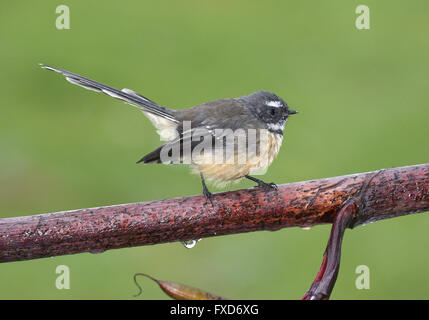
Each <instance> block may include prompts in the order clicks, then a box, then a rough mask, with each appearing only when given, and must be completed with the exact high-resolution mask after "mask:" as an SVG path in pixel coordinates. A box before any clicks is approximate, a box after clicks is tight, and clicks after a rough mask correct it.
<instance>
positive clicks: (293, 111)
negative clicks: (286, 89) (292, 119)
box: [287, 110, 298, 115]
mask: <svg viewBox="0 0 429 320" xmlns="http://www.w3.org/2000/svg"><path fill="white" fill-rule="evenodd" d="M297 113H298V111H295V110H288V112H287V114H288V115H291V114H297Z"/></svg>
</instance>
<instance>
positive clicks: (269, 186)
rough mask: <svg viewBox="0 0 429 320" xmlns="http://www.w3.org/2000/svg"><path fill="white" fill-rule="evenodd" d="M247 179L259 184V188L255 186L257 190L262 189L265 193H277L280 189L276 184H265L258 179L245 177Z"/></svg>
mask: <svg viewBox="0 0 429 320" xmlns="http://www.w3.org/2000/svg"><path fill="white" fill-rule="evenodd" d="M245 177H246V178H247V179H249V180H252V181H254V182H256V183H257V184H258V185H257V186H255V188H262V189H264V190H265V191H270V190H276V191H277V190H278V189H279V188H278V187H277V185H276V184H275V183H274V182H270V183H267V182H264V181H262V180H260V179H256V178H254V177H251V176H245Z"/></svg>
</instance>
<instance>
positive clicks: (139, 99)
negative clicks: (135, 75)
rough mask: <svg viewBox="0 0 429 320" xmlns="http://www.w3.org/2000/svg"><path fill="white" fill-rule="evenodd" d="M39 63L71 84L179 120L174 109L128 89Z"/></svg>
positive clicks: (174, 120) (173, 120)
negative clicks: (119, 88)
mask: <svg viewBox="0 0 429 320" xmlns="http://www.w3.org/2000/svg"><path fill="white" fill-rule="evenodd" d="M40 65H41V66H42V68H43V69H47V70H51V71H55V72H58V73H61V74H62V75H63V76H65V78H66V80H67V81H69V82H70V83H72V84H75V85H78V86H81V87H83V88H85V89H88V90H92V91H96V92H102V93H104V94H107V95H109V96H111V97H113V98H116V99H120V100H122V101H125V102H126V103H128V104H131V105H133V106H136V107H138V108H140V109H141V110H143V111H146V112H150V113H152V114H154V115H156V116H160V117H162V118H165V119H167V120H170V121H172V122H175V123H178V122H179V121H178V120H177V119H176V117H175V110H171V109H167V108H164V107H162V106H160V105H158V104H156V103H155V102H153V101H151V100H149V99H148V98H146V97H144V96H142V95H140V94H138V93H136V92H134V91H132V90H130V89H122V90H117V89H115V88H112V87H109V86H107V85H105V84H102V83H100V82H97V81H94V80H91V79H88V78H85V77H82V76H80V75H78V74H75V73H72V72H70V71H67V70H64V69H60V68H54V67H50V66H47V65H44V64H40Z"/></svg>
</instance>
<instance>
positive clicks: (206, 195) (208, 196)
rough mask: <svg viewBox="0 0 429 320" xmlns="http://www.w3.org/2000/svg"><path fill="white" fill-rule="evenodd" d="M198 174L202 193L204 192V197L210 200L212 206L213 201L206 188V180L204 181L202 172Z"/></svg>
mask: <svg viewBox="0 0 429 320" xmlns="http://www.w3.org/2000/svg"><path fill="white" fill-rule="evenodd" d="M200 176H201V183H202V184H203V194H204V196H205V197H206V199H207V200H209V201H210V203H211V204H212V206H213V201H212V196H213V195H212V193H211V192H210V191H209V189H207V186H206V182H205V181H204V176H203V174H202V173H200Z"/></svg>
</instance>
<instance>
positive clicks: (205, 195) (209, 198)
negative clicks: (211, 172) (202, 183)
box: [203, 188, 214, 207]
mask: <svg viewBox="0 0 429 320" xmlns="http://www.w3.org/2000/svg"><path fill="white" fill-rule="evenodd" d="M203 195H204V197H206V200H208V201H210V203H211V204H212V206H213V207H214V205H213V200H212V197H213V194H212V193H211V192H210V191H209V190H208V189H207V188H203Z"/></svg>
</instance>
